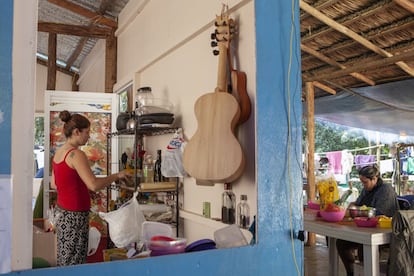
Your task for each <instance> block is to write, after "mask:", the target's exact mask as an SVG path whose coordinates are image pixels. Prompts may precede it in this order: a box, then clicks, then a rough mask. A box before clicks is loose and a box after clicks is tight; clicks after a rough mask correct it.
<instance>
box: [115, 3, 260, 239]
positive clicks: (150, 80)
mask: <svg viewBox="0 0 414 276" xmlns="http://www.w3.org/2000/svg"><path fill="white" fill-rule="evenodd" d="M228 4H229V5H230V6H229V7H230V8H232V7H233V6H234V5H236V4H237V5H238V8H237V9H236V10H235V11H233V12H232V13H231V17H233V18H235V19H236V21H237V22H238V26H239V27H238V29H239V31H238V41H237V42H238V43H236V44H235V45H238V47H237V49H236V50H237V51H238V55H239V57H240V69H241V70H242V71H245V72H246V73H247V85H248V87H247V90H248V93H249V96H250V98H251V100H252V107H253V108H252V115H251V117H250V119H249V120H248V121H247V122H246V123H244V124H243V125H241V126H240V127H239V128H238V131H237V132H238V139H239V141H240V143H241V145H242V147H243V149H244V152H245V157H246V161H247V165H246V168H245V172H244V174H243V176H242V177H241V178H240V179H239V180H237V181H236V182H234V183H233V191H234V192H235V194H236V197H237V201H239V198H240V195H241V194H247V195H248V199H249V200H248V202H249V204H250V206H251V213H252V214H251V215H252V217H253V215H254V214H256V210H257V207H256V204H257V200H256V199H257V192H256V188H257V186H256V176H255V122H254V113H255V109H254V106H255V90H254V89H255V71H254V68H255V45H254V43H252V42H253V41H255V34H254V2H253V1H250V0H248V1H230V2H229V3H228ZM221 7H222V1H193V0H181V1H162V0H152V1H140V0H136V1H130V2H129V3H128V4H127V6H126V7H125V9H124V10H123V11H122V13H121V14H120V16H119V29H118V32H117V36H118V67H117V71H118V73H117V74H118V82H117V84H116V85H115V90H116V89H117V88H119V87H122V86H123V85H125V84H126V83H127V82H129V81H133V83H134V91H136V89H137V88H138V87H141V86H147V85H148V86H151V87H152V88H153V94H154V96H155V97H160V98H165V99H168V100H170V101H171V102H172V103H173V104H174V106H175V110H174V111H175V114H176V117H177V120H176V123H177V126H180V127H182V128H183V130H184V134H185V138H187V139H189V138H190V137H191V136H192V135H193V134H194V132H195V131H196V129H197V121H196V119H195V115H194V111H193V110H194V102H195V101H196V99H197V98H198V97H200V96H201V95H203V94H204V93H207V92H213V91H214V89H215V87H216V82H217V80H216V77H217V62H218V58H217V57H216V56H213V54H212V48H211V46H210V42H211V39H210V34H211V33H212V32H214V28H215V27H214V25H213V21H214V20H215V15H216V14H220V12H221ZM154 14H156V15H157V16H156V20H154ZM169 138H170V137H169V136H167V137H166V138H159V139H158V140H157V139H155V140H156V141H152V140H151V142H153V143H152V144H148V147H147V149H152V150H153V151H154V152H155V150H156V149H157V148H161V149H163V148H164V147H165V146H166V142H168V139H169ZM148 140H149V139H148ZM148 142H150V141H148ZM222 191H223V184H216V185H215V186H213V187H210V186H199V185H196V184H195V181H194V179H193V178H185V179H184V209H185V210H186V211H190V212H194V213H197V214H200V215H201V214H202V202H203V201H209V202H211V216H212V217H216V218H220V217H221V193H222ZM190 220H191V219H190ZM190 220H189V219H188V218H187V219H186V221H185V224H184V226H185V229H184V231H185V234H184V235H185V236H186V237H189V239H190V241H191V240H195V239H201V238H206V237H211V235H212V229H209V228H208V227H199V225H198V226H197V225H195V224H196V223H197V222H194V221H190ZM211 225H212V227H213V228H214V229H216V228H217V226H215V225H216V224H214V223H211ZM222 226H224V225H222ZM218 227H220V225H219V226H218ZM214 229H213V230H214Z"/></svg>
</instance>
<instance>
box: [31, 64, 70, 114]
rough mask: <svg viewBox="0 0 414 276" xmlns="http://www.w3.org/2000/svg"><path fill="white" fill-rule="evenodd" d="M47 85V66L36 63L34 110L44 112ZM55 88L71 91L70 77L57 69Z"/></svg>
mask: <svg viewBox="0 0 414 276" xmlns="http://www.w3.org/2000/svg"><path fill="white" fill-rule="evenodd" d="M46 86H47V67H46V66H43V65H40V64H36V97H35V112H36V113H44V105H45V97H44V94H45V91H46ZM56 90H62V91H71V90H72V77H71V76H69V75H67V74H64V73H62V72H59V71H57V74H56Z"/></svg>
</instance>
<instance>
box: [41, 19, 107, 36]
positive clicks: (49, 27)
mask: <svg viewBox="0 0 414 276" xmlns="http://www.w3.org/2000/svg"><path fill="white" fill-rule="evenodd" d="M37 30H38V31H39V32H47V33H56V34H63V35H74V36H84V37H94V38H101V39H106V38H108V37H110V36H111V35H112V31H111V29H108V28H100V27H96V26H79V25H67V24H60V23H48V22H39V23H37Z"/></svg>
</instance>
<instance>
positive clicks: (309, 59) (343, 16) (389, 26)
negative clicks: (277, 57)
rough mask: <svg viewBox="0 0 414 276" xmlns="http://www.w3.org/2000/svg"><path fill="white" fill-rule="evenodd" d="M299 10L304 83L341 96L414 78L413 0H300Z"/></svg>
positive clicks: (323, 93) (319, 93)
mask: <svg viewBox="0 0 414 276" xmlns="http://www.w3.org/2000/svg"><path fill="white" fill-rule="evenodd" d="M300 8H301V10H300V33H301V49H302V81H303V84H304V85H305V83H306V82H313V81H316V82H317V83H316V84H322V85H326V86H327V87H328V88H332V89H333V90H335V92H338V91H341V90H344V88H355V87H363V86H374V85H378V84H383V83H389V82H394V81H398V80H404V79H410V78H413V77H414V1H413V0H381V1H379V0H320V1H314V0H302V1H300ZM398 56H399V57H398ZM322 85H320V86H322ZM326 90H328V89H325V90H322V89H318V88H317V89H316V90H315V97H320V96H325V95H329V94H328V92H327V91H326ZM303 91H305V89H304V90H303Z"/></svg>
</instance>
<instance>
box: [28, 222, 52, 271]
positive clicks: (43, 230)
mask: <svg viewBox="0 0 414 276" xmlns="http://www.w3.org/2000/svg"><path fill="white" fill-rule="evenodd" d="M49 225H50V224H49V222H48V221H47V220H45V219H34V220H33V258H35V257H37V258H42V259H44V260H46V261H47V262H48V263H49V265H50V266H56V234H55V233H54V232H47V230H48V229H49Z"/></svg>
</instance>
